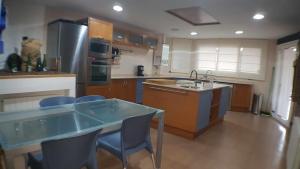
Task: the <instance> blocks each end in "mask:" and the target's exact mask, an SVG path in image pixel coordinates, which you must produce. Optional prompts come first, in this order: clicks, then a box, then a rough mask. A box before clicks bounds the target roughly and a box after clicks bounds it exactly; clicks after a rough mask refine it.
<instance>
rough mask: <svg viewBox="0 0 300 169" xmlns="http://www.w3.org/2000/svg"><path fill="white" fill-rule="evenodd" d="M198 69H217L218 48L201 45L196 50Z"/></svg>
mask: <svg viewBox="0 0 300 169" xmlns="http://www.w3.org/2000/svg"><path fill="white" fill-rule="evenodd" d="M195 57H196V66H195V67H196V69H197V70H205V71H206V70H216V66H217V48H215V47H201V48H200V49H199V50H198V51H197V52H195Z"/></svg>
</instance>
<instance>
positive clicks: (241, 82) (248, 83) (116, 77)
mask: <svg viewBox="0 0 300 169" xmlns="http://www.w3.org/2000/svg"><path fill="white" fill-rule="evenodd" d="M162 78H183V79H189V76H184V75H181V76H178V75H145V76H136V75H111V79H162ZM215 81H216V82H220V83H228V84H246V85H253V84H254V82H253V81H249V80H244V79H224V78H216V80H215Z"/></svg>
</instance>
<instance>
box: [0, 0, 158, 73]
mask: <svg viewBox="0 0 300 169" xmlns="http://www.w3.org/2000/svg"><path fill="white" fill-rule="evenodd" d="M7 7H8V26H7V28H6V30H5V31H4V35H3V39H4V41H5V53H4V54H3V55H1V57H0V69H3V68H4V63H5V60H6V58H7V56H8V54H10V53H12V52H14V48H15V47H17V48H18V49H19V51H20V49H21V40H22V37H23V36H28V37H31V38H36V39H39V40H41V42H42V43H43V49H42V54H43V53H45V52H46V45H47V44H46V42H47V23H49V22H51V21H54V20H56V19H60V18H63V19H69V20H78V19H82V18H86V17H88V16H92V17H96V18H100V19H105V20H109V19H106V18H103V17H100V16H94V15H91V14H88V13H84V12H81V11H74V10H71V9H64V8H54V7H46V6H41V5H36V4H29V3H24V2H22V1H20V0H9V1H7ZM109 21H111V20H109ZM111 22H113V23H114V25H118V26H122V27H130V28H133V29H135V30H136V31H146V32H147V33H148V34H153V33H151V32H149V31H148V30H144V29H142V28H138V27H134V26H131V25H126V23H119V22H118V23H116V22H115V21H111ZM160 40H161V39H160ZM131 50H133V53H125V54H124V55H123V56H122V59H121V65H119V66H113V68H112V74H133V73H134V69H135V66H136V65H138V64H142V65H145V73H147V74H152V71H154V68H153V66H152V60H153V51H152V50H149V51H141V50H140V49H136V48H132V49H131Z"/></svg>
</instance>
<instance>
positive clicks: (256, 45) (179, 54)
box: [171, 39, 267, 80]
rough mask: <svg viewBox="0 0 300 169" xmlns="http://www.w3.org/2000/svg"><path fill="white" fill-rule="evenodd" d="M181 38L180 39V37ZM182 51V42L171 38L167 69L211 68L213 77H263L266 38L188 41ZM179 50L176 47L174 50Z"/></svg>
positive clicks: (201, 69)
mask: <svg viewBox="0 0 300 169" xmlns="http://www.w3.org/2000/svg"><path fill="white" fill-rule="evenodd" d="M181 41H182V40H181ZM190 41H192V42H193V43H192V45H190V46H192V47H191V48H190V51H188V50H189V49H186V48H185V49H186V50H184V45H186V44H184V43H183V42H180V43H177V42H176V39H175V40H173V44H175V48H174V46H173V51H172V62H171V72H177V73H178V72H180V73H188V72H189V71H190V70H192V69H196V70H198V71H199V73H205V72H206V71H207V70H211V71H213V73H214V74H215V75H217V76H225V77H226V76H227V77H237V78H246V79H256V80H263V79H264V78H265V71H264V69H265V64H266V50H267V43H266V42H267V41H263V40H225V39H222V40H217V39H215V40H190ZM177 49H180V50H177Z"/></svg>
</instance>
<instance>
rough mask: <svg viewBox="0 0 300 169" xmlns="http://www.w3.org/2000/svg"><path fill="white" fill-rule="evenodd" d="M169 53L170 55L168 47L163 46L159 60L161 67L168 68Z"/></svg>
mask: <svg viewBox="0 0 300 169" xmlns="http://www.w3.org/2000/svg"><path fill="white" fill-rule="evenodd" d="M169 53H170V46H169V45H167V44H163V49H162V58H161V65H162V66H168V65H169Z"/></svg>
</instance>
